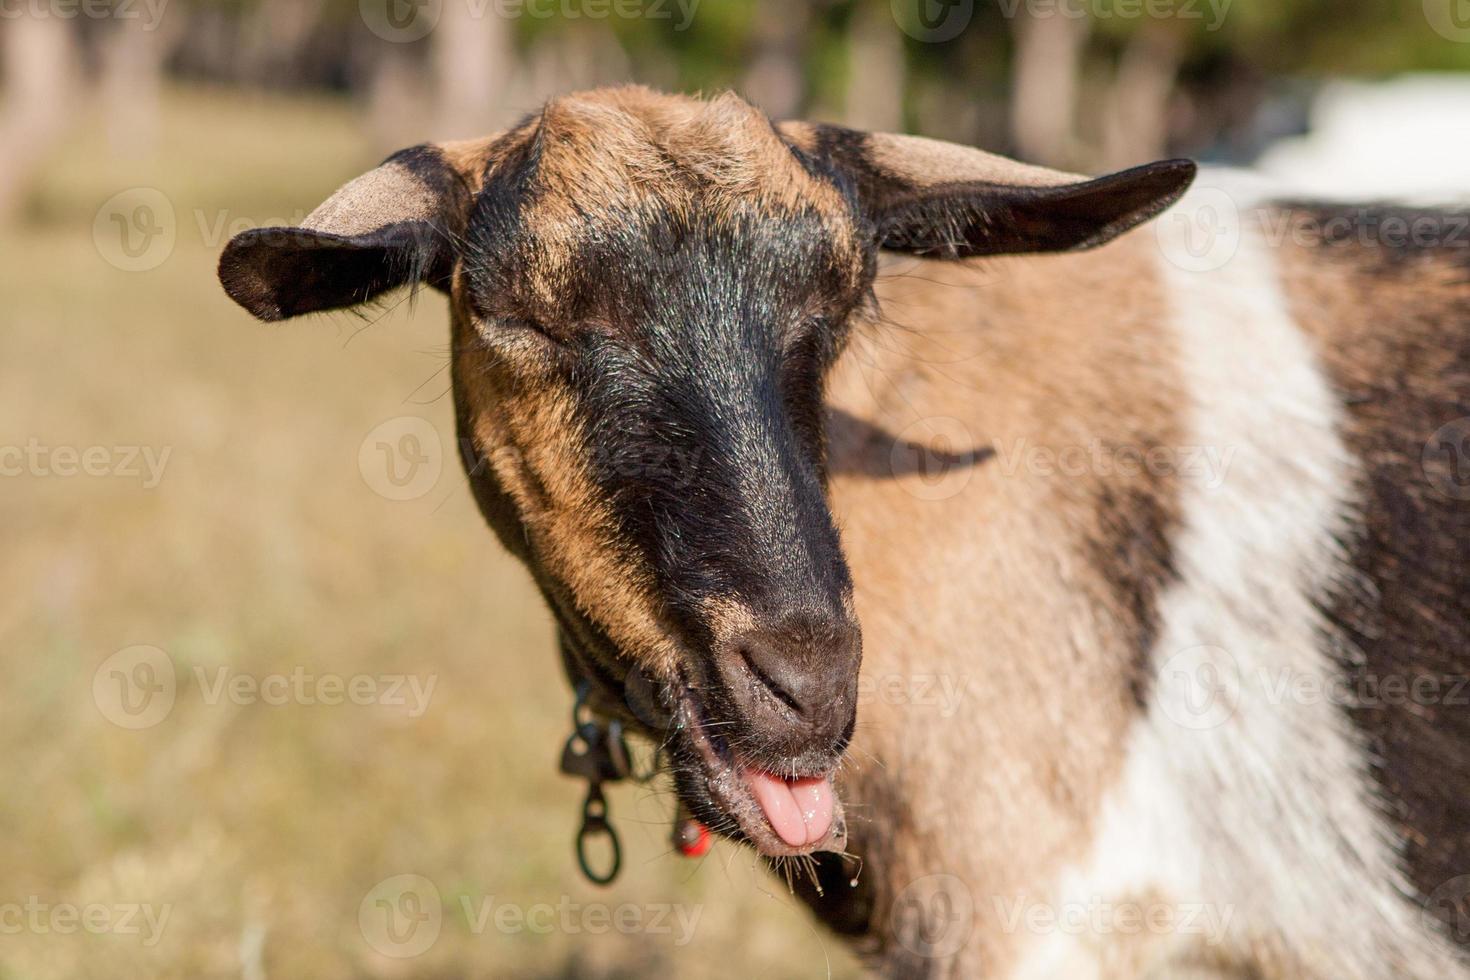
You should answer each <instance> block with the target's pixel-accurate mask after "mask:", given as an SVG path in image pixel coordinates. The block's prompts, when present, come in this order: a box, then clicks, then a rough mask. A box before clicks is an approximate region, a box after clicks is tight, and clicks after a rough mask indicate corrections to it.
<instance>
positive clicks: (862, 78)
mask: <svg viewBox="0 0 1470 980" xmlns="http://www.w3.org/2000/svg"><path fill="white" fill-rule="evenodd" d="M903 37H904V35H903V32H902V31H900V30H899V29H898V25H897V24H895V23H894V22H893V16H892V14H891V13H890V11H889V8H888V5H887V4H865V5H862V6H860V7H859V8H858V9H857V11H856V12H855V13H854V14H853V19H852V34H851V37H850V38H849V40H848V46H847V65H848V68H847V91H846V95H845V97H844V100H843V101H844V113H843V115H844V116H845V118H846V120H847V123H848V125H850V126H855V127H857V128H858V129H869V130H873V131H875V132H885V133H891V132H897V131H900V130H902V129H903V96H904V85H905V83H906V75H907V72H906V70H905V68H906V66H905V64H904V51H903Z"/></svg>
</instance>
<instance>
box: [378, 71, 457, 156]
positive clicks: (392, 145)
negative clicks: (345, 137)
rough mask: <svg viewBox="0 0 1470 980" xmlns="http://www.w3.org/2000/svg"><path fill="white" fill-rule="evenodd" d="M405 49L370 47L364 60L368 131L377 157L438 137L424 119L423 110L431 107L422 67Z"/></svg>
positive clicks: (428, 121)
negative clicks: (369, 51)
mask: <svg viewBox="0 0 1470 980" xmlns="http://www.w3.org/2000/svg"><path fill="white" fill-rule="evenodd" d="M407 47H409V46H407V44H384V46H373V48H372V53H370V56H366V57H363V62H365V63H366V75H368V81H366V90H368V129H369V132H370V137H372V143H373V147H375V150H376V151H379V153H390V151H392V150H398V148H401V147H404V145H412V144H416V143H423V141H425V140H432V138H437V137H438V135H440V134H437V132H431V131H429V128H428V126H429V123H431V122H432V120H429V119H426V118H425V106H428V104H429V103H431V96H429V87H428V81H426V79H425V75H423V66H422V63H420V62H419V59H415V57H413V54H412V53H410V51H409V50H406V48H407Z"/></svg>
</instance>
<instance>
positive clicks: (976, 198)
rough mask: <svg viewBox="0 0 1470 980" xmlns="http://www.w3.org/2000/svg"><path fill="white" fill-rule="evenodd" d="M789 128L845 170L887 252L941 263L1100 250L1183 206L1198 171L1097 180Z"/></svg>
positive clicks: (947, 149) (917, 139)
mask: <svg viewBox="0 0 1470 980" xmlns="http://www.w3.org/2000/svg"><path fill="white" fill-rule="evenodd" d="M780 129H781V132H782V134H783V135H784V136H786V138H787V139H789V140H790V141H791V142H792V144H793V145H795V146H796V147H797V148H798V149H799V150H801V151H802V152H803V153H805V154H807V155H808V156H809V157H811V158H813V159H815V160H816V161H817V162H818V163H819V165H825V166H828V167H831V168H833V169H835V170H838V171H840V172H841V173H844V174H846V176H847V177H848V179H849V180H850V181H851V182H852V185H853V187H854V189H855V191H856V193H857V197H858V199H859V204H860V206H861V207H862V208H863V210H864V211H865V212H866V213H867V216H868V218H869V219H870V220H872V222H873V224H874V225H875V227H876V228H877V231H878V236H879V241H880V244H881V245H882V247H883V248H887V249H893V250H896V251H901V252H912V253H915V254H919V255H929V256H934V257H936V258H967V257H969V256H974V255H1006V254H1018V253H1025V252H1067V251H1074V250H1077V249H1085V248H1093V247H1094V246H1097V245H1101V244H1103V243H1104V242H1107V241H1110V240H1112V239H1113V238H1116V237H1117V236H1118V235H1121V234H1122V233H1123V232H1125V231H1127V230H1128V229H1130V228H1133V227H1135V226H1137V225H1139V224H1142V223H1143V222H1145V221H1147V220H1148V219H1150V218H1152V217H1154V216H1155V215H1157V214H1159V213H1160V212H1162V211H1163V210H1165V209H1166V208H1168V207H1169V206H1170V205H1172V204H1173V203H1174V202H1175V201H1177V200H1179V198H1180V197H1181V196H1183V194H1184V192H1185V191H1186V190H1187V189H1188V188H1189V185H1190V183H1191V182H1192V181H1193V180H1194V175H1195V170H1196V167H1195V165H1194V163H1193V162H1191V161H1189V160H1165V161H1162V162H1160V163H1150V164H1146V165H1145V166H1142V167H1134V168H1133V169H1131V170H1124V171H1121V172H1119V173H1115V174H1110V175H1108V176H1106V177H1097V178H1092V179H1088V178H1086V177H1079V176H1076V175H1074V174H1066V173H1061V172H1060V171H1056V170H1047V169H1045V168H1043V167H1033V166H1028V165H1027V164H1023V163H1017V162H1016V161H1014V160H1009V159H1006V158H1005V157H1001V156H996V155H995V154H992V153H985V152H982V151H980V150H975V149H971V148H969V147H965V146H959V145H957V144H954V143H945V142H942V141H940V140H932V139H926V138H924V137H921V136H898V135H892V134H887V133H864V132H860V131H858V130H852V129H844V128H842V127H840V126H827V125H818V124H813V123H804V122H789V123H782V124H781V125H780Z"/></svg>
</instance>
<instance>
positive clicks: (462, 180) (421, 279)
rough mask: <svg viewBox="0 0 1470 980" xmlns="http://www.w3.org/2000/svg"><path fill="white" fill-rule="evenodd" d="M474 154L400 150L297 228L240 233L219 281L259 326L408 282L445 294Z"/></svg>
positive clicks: (456, 148) (454, 148)
mask: <svg viewBox="0 0 1470 980" xmlns="http://www.w3.org/2000/svg"><path fill="white" fill-rule="evenodd" d="M476 156H477V154H474V153H470V152H466V145H465V144H454V145H443V146H436V145H432V144H425V145H423V146H416V147H412V148H411V149H407V150H402V151H400V152H398V153H395V154H394V155H393V156H391V157H389V158H388V159H387V160H385V161H383V163H382V164H381V165H380V166H379V167H378V168H377V169H375V170H371V171H369V172H368V173H366V174H363V175H362V176H361V177H358V178H357V179H356V180H353V181H351V182H349V183H348V184H346V185H344V186H343V187H342V188H341V189H340V190H338V191H337V192H336V193H335V194H333V195H332V196H331V197H329V198H328V199H327V200H326V201H325V202H324V203H323V204H322V205H321V206H320V207H318V208H317V209H316V210H315V211H313V212H312V213H311V214H310V215H308V216H307V218H306V220H305V221H303V222H302V223H301V225H300V226H299V227H294V228H253V229H251V230H249V231H244V232H241V233H240V234H238V235H236V236H235V237H234V238H232V239H231V240H230V243H229V244H228V245H226V246H225V250H224V253H223V254H222V255H221V256H220V261H219V279H220V283H221V284H222V285H223V286H224V287H225V292H227V293H229V295H230V298H231V299H233V300H234V301H235V302H236V303H239V304H240V305H241V306H243V307H245V309H247V310H249V311H250V312H251V313H253V314H254V315H255V316H257V317H259V318H260V319H262V320H284V319H287V318H288V317H293V316H298V315H300V314H302V313H315V312H317V311H318V310H330V309H336V308H339V307H344V306H355V305H357V304H359V303H365V302H367V301H369V300H371V299H373V298H374V297H376V296H378V295H380V294H382V293H384V292H386V291H388V290H390V289H393V288H395V287H398V286H405V285H409V284H416V283H426V284H428V285H431V286H437V287H440V288H444V287H445V285H446V284H447V282H448V280H449V277H450V274H451V273H452V271H453V267H454V255H455V252H454V242H455V241H457V240H458V239H459V237H460V236H461V235H462V234H463V232H464V222H465V218H466V216H467V214H468V211H469V204H470V199H471V196H472V193H471V187H472V182H474V181H475V180H477V178H478V176H479V174H478V172H473V176H472V175H471V174H470V173H466V172H464V169H463V165H464V164H465V163H468V162H469V161H471V160H473V159H474V158H475V157H476ZM478 157H479V158H480V159H481V160H483V154H478Z"/></svg>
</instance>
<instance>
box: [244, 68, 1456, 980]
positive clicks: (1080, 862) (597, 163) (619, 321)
mask: <svg viewBox="0 0 1470 980" xmlns="http://www.w3.org/2000/svg"><path fill="white" fill-rule="evenodd" d="M1195 177H1196V169H1195V166H1194V165H1193V164H1192V163H1189V162H1188V161H1163V162H1159V163H1155V164H1150V165H1147V166H1142V167H1138V168H1135V169H1131V170H1127V171H1123V172H1121V173H1117V174H1112V175H1109V176H1105V177H1100V178H1096V179H1086V178H1082V177H1077V176H1073V175H1069V174H1063V173H1059V172H1054V171H1050V170H1046V169H1042V168H1037V167H1032V166H1027V165H1023V164H1020V163H1016V162H1014V161H1011V160H1007V159H1004V158H1002V157H998V156H994V155H991V154H987V153H983V152H981V151H978V150H973V149H968V148H964V147H960V146H956V145H953V144H948V143H943V142H938V141H934V140H929V139H923V138H918V137H912V136H898V135H882V134H869V133H862V132H857V131H852V130H847V129H843V128H841V127H837V126H831V125H817V124H811V123H805V122H788V123H780V124H776V123H773V122H771V121H770V120H769V119H768V118H767V117H765V116H764V115H763V114H761V113H760V112H759V111H757V110H756V109H754V108H753V107H751V106H750V105H749V104H747V103H745V102H744V101H742V100H741V99H739V98H738V97H736V96H734V95H728V94H727V95H723V96H720V97H718V98H714V99H712V100H709V101H702V100H698V99H693V98H687V97H678V96H666V95H661V94H657V93H654V92H651V91H648V90H646V89H642V88H636V87H632V88H618V89H611V90H597V91H592V92H586V93H581V94H577V95H572V96H567V97H563V98H559V99H556V100H553V101H551V102H550V103H548V104H547V105H546V106H545V107H544V108H543V109H542V110H541V111H540V112H538V113H536V114H534V115H532V116H530V117H528V118H527V119H526V120H525V121H523V122H522V123H521V124H520V125H518V126H516V127H515V128H513V129H510V130H508V131H506V132H504V133H499V134H496V135H494V136H491V137H488V138H485V139H481V140H474V141H467V142H455V143H443V144H430V145H424V146H419V147H416V148H413V149H410V150H406V151H403V152H400V153H398V154H396V155H394V156H392V157H390V158H389V159H388V160H387V161H386V162H385V163H384V164H382V165H381V166H380V167H379V168H378V169H376V170H374V171H372V172H370V173H368V174H366V175H364V176H362V177H359V178H358V179H356V180H354V181H352V182H351V183H349V184H347V185H346V186H344V187H343V188H342V189H341V190H340V191H338V192H337V193H336V194H335V195H334V196H333V197H331V198H330V199H329V200H328V201H327V202H326V203H325V204H323V205H322V206H321V207H320V208H318V209H317V210H316V211H315V212H313V213H312V214H311V215H310V217H308V218H307V219H306V221H305V222H304V223H303V225H302V226H300V227H298V228H284V229H283V228H276V229H259V230H253V231H247V232H245V233H242V234H241V235H238V236H237V237H235V238H234V239H233V240H232V241H231V242H230V243H229V244H228V246H227V248H226V249H225V251H224V253H223V255H222V257H221V262H220V278H221V281H222V282H223V284H224V287H225V289H226V290H227V291H228V293H229V295H230V296H231V297H233V298H234V299H235V300H236V301H237V302H239V303H240V304H241V305H242V306H244V307H245V308H246V309H247V310H249V311H250V312H251V313H253V314H254V315H255V316H257V317H259V318H260V319H263V320H281V319H285V318H288V317H294V316H297V315H300V314H306V313H312V312H315V311H318V310H326V309H334V308H339V307H346V306H352V305H356V304H361V303H367V302H370V301H373V300H375V299H377V298H378V297H380V296H381V295H383V294H384V293H385V292H386V291H388V290H391V289H394V288H395V287H400V286H417V285H420V284H427V285H429V286H431V287H434V288H437V289H439V290H442V291H443V292H445V293H446V294H447V295H448V302H449V308H450V311H451V322H452V337H453V365H452V367H453V388H454V398H455V409H456V419H457V425H458V429H459V433H460V437H461V441H462V443H463V444H464V445H465V446H466V447H468V449H467V452H466V460H465V462H466V467H467V471H468V473H469V479H470V484H471V487H472V489H473V492H474V495H475V497H476V500H477V502H478V504H479V506H480V508H481V510H482V512H483V513H484V515H485V517H486V518H487V520H488V522H489V524H490V525H491V527H492V528H493V529H494V531H495V532H496V533H497V535H498V536H499V538H500V540H501V542H502V543H503V545H504V547H505V548H506V549H507V550H508V551H510V552H511V553H512V554H513V555H515V556H516V557H517V558H519V559H520V560H521V561H522V562H524V563H525V565H526V566H527V568H528V569H529V570H530V572H531V574H532V576H533V577H534V579H535V581H536V583H537V584H538V586H539V587H540V589H541V591H542V592H543V593H544V595H545V598H546V601H547V603H548V605H549V607H550V609H551V611H552V613H553V614H554V616H555V619H556V622H557V623H558V626H559V630H560V635H561V639H562V646H563V654H564V656H565V657H566V658H567V661H568V663H569V665H570V667H571V668H572V670H573V672H574V675H575V676H579V677H582V678H585V679H586V681H587V682H588V684H589V688H590V695H589V697H590V699H591V701H590V703H591V704H592V706H593V707H594V708H595V710H596V711H597V712H599V713H601V714H604V715H606V716H609V717H618V718H621V719H622V720H623V721H625V722H626V724H628V725H629V726H632V727H633V729H634V730H636V731H639V732H642V733H643V734H645V735H647V736H649V737H650V738H653V739H658V740H665V739H666V740H667V747H668V752H669V760H668V761H669V768H670V770H671V772H672V775H673V778H674V782H675V785H676V788H677V791H678V795H679V797H680V799H681V801H682V805H683V806H685V807H687V808H688V811H689V812H690V813H692V814H693V816H694V817H695V818H697V819H698V820H699V821H701V822H702V823H703V824H705V825H708V826H709V827H710V828H712V829H713V830H715V831H716V832H718V833H722V834H724V835H726V836H727V837H731V838H734V839H736V840H740V841H745V842H748V843H749V844H750V845H751V846H753V847H754V848H755V849H756V850H757V851H759V852H760V853H761V854H764V855H767V856H768V857H770V858H772V859H773V860H780V859H782V858H789V857H798V858H800V859H801V860H802V861H806V862H809V863H808V864H807V868H808V870H809V871H810V880H800V881H798V887H799V889H800V891H801V894H802V896H803V897H804V898H805V899H806V900H807V901H808V902H809V903H810V904H811V905H812V907H813V908H814V909H815V910H816V912H817V914H818V915H819V916H820V917H821V918H823V919H824V920H826V921H827V922H828V923H829V924H831V926H832V927H833V928H834V929H836V930H837V931H838V932H840V933H842V934H844V935H848V936H851V937H853V940H854V942H855V943H856V944H857V946H858V948H859V949H861V950H862V951H863V952H864V953H865V955H867V956H868V957H869V960H870V962H871V963H872V964H873V965H874V967H875V968H877V969H880V970H882V971H884V972H886V973H887V974H889V975H893V976H919V975H927V976H954V977H974V976H981V975H984V976H989V977H1015V978H1021V977H1067V978H1089V977H1090V978H1132V977H1140V976H1171V977H1172V976H1201V977H1203V976H1240V977H1309V978H1331V980H1342V978H1348V977H1361V978H1389V977H1416V978H1445V977H1470V966H1467V962H1470V961H1467V959H1466V958H1465V957H1464V955H1463V951H1462V950H1461V948H1460V947H1459V945H1457V943H1463V942H1464V941H1465V940H1466V939H1467V938H1470V937H1467V932H1466V929H1465V922H1466V920H1465V919H1464V918H1458V919H1457V918H1456V913H1457V912H1458V913H1459V914H1460V915H1461V916H1463V915H1464V911H1463V906H1464V903H1465V900H1466V896H1467V895H1470V878H1461V877H1459V876H1460V875H1463V874H1466V873H1470V796H1467V793H1466V789H1467V786H1470V782H1467V776H1470V712H1467V710H1466V709H1465V707H1464V706H1463V702H1459V703H1458V704H1459V706H1458V707H1456V704H1457V702H1456V701H1455V700H1454V699H1453V698H1452V697H1451V696H1450V695H1451V694H1452V693H1454V692H1459V691H1460V690H1461V688H1462V687H1463V681H1464V678H1465V676H1466V674H1467V666H1470V665H1467V658H1470V635H1467V631H1470V590H1467V588H1466V577H1467V569H1470V534H1467V532H1470V506H1467V504H1466V499H1467V498H1470V488H1466V487H1465V486H1464V485H1462V484H1461V483H1457V482H1455V480H1454V478H1455V477H1456V476H1457V475H1458V474H1457V471H1454V470H1452V469H1448V468H1447V460H1448V462H1451V463H1453V462H1457V459H1451V458H1449V457H1446V456H1445V451H1446V450H1448V451H1449V452H1450V453H1451V454H1454V453H1458V452H1460V451H1463V450H1464V449H1465V448H1466V446H1465V440H1466V436H1467V434H1470V421H1466V420H1465V419H1464V417H1465V416H1467V415H1470V404H1467V403H1470V397H1467V395H1470V344H1467V333H1466V327H1467V326H1470V285H1467V277H1466V271H1467V268H1470V263H1467V258H1466V253H1463V252H1456V251H1454V250H1453V249H1452V248H1451V247H1449V243H1446V242H1439V243H1437V246H1436V243H1428V244H1426V243H1424V242H1415V243H1408V242H1404V243H1389V244H1384V243H1381V242H1376V241H1370V242H1365V241H1362V240H1359V239H1357V238H1354V236H1352V235H1345V234H1340V233H1332V232H1330V231H1329V230H1328V229H1331V228H1332V227H1334V226H1333V225H1332V223H1331V222H1332V220H1333V218H1332V216H1331V215H1329V214H1327V213H1326V212H1325V211H1324V210H1323V206H1321V205H1316V204H1307V203H1291V202H1282V201H1274V200H1272V199H1271V198H1270V197H1269V195H1267V196H1264V197H1260V198H1259V199H1258V200H1256V201H1254V202H1253V203H1252V202H1251V201H1250V200H1249V199H1248V198H1247V196H1245V194H1246V191H1242V190H1241V189H1239V188H1232V186H1231V185H1228V184H1226V183H1221V181H1224V180H1226V178H1225V177H1224V176H1216V175H1213V174H1211V175H1209V176H1208V177H1207V178H1206V179H1205V180H1203V181H1201V185H1202V186H1198V187H1195V188H1194V189H1193V190H1190V185H1191V182H1192V181H1194V179H1195ZM1204 185H1208V186H1204ZM1186 192H1188V193H1186ZM1252 193H1253V192H1252ZM1171 207H1172V208H1173V210H1172V211H1170V212H1169V213H1168V214H1167V215H1165V217H1164V218H1163V219H1161V220H1159V221H1156V222H1153V223H1152V224H1151V225H1145V222H1148V221H1149V219H1152V218H1155V217H1157V216H1159V215H1160V214H1161V213H1163V212H1164V211H1166V209H1170V208H1171ZM1232 209H1233V210H1235V211H1237V212H1238V216H1239V218H1240V220H1238V221H1236V222H1234V223H1233V224H1231V225H1230V227H1229V228H1224V229H1223V232H1224V237H1223V238H1222V239H1221V241H1223V242H1225V246H1224V247H1226V251H1227V254H1224V255H1215V256H1212V255H1210V254H1206V253H1205V252H1202V251H1201V250H1200V249H1199V247H1198V245H1199V243H1198V241H1196V240H1191V237H1190V236H1191V234H1192V233H1197V231H1198V229H1199V228H1200V227H1201V225H1200V224H1199V222H1201V221H1204V220H1206V219H1207V218H1209V217H1211V216H1214V217H1216V218H1222V219H1223V218H1224V217H1226V216H1227V215H1225V214H1224V212H1226V211H1230V210H1232ZM1426 215H1427V216H1429V218H1430V219H1431V220H1435V221H1441V225H1439V226H1440V227H1442V226H1443V220H1442V219H1443V218H1444V217H1445V216H1434V215H1433V214H1432V213H1430V212H1424V213H1423V215H1420V216H1419V217H1424V216H1426ZM1391 217H1392V215H1391V214H1389V213H1388V212H1386V211H1383V210H1381V209H1364V210H1363V211H1361V212H1359V216H1358V218H1356V219H1353V221H1352V222H1350V224H1349V225H1348V226H1343V227H1351V228H1358V227H1371V228H1381V227H1383V222H1385V221H1387V220H1388V219H1389V218H1391ZM1409 217H1410V218H1412V217H1413V216H1409ZM1405 220H1409V219H1408V218H1406V219H1405ZM1277 222H1286V225H1285V227H1289V228H1292V229H1298V230H1312V229H1316V230H1317V231H1318V232H1320V233H1318V234H1311V235H1309V234H1295V233H1293V234H1287V235H1281V234H1277V235H1274V236H1273V234H1272V233H1271V232H1272V230H1273V229H1274V228H1278V227H1281V226H1278V224H1277ZM1140 226H1142V227H1140ZM1134 229H1138V230H1134ZM1340 230H1341V228H1339V231H1340ZM1380 246H1382V247H1380ZM1456 426H1463V428H1456ZM1426 440H1428V442H1426ZM1201 460H1203V461H1205V463H1207V464H1209V465H1202V464H1201V463H1200V461H1201ZM1210 461H1213V463H1211V462H1210ZM1461 491H1465V492H1461ZM859 624H860V625H859ZM1394 679H1397V681H1401V682H1404V683H1406V684H1409V685H1421V686H1420V687H1419V688H1418V690H1420V691H1423V690H1425V688H1424V687H1423V686H1422V685H1423V684H1431V685H1439V686H1437V687H1435V688H1434V690H1436V691H1439V692H1440V695H1439V696H1438V697H1437V698H1436V697H1420V698H1393V697H1387V696H1384V695H1386V694H1387V690H1388V688H1387V684H1386V682H1387V681H1389V680H1394ZM1380 682H1384V683H1382V684H1381V685H1380ZM1457 682H1459V683H1457ZM1303 683H1306V684H1308V685H1312V684H1315V685H1323V687H1322V688H1321V689H1322V690H1326V691H1328V692H1329V694H1328V695H1325V696H1318V697H1310V696H1306V695H1304V694H1302V693H1300V692H1301V691H1302V689H1303ZM929 687H933V688H935V689H936V690H938V689H943V690H948V691H950V692H952V693H953V694H954V695H955V697H954V699H953V700H954V701H955V703H953V704H951V705H950V708H951V709H952V710H948V711H945V710H939V706H937V705H935V704H933V703H930V702H932V701H933V699H932V698H928V699H926V698H925V696H924V694H923V692H924V690H925V689H927V688H929ZM1334 690H1338V691H1346V692H1350V696H1349V695H1343V696H1331V695H1330V692H1331V691H1334ZM639 691H641V692H643V694H642V695H641V696H636V697H635V694H636V692H639ZM1283 692H1285V693H1283ZM859 716H860V722H861V723H860V724H859V723H858V720H859ZM843 760H847V761H848V763H849V764H846V765H843V764H842V763H843ZM844 804H845V808H844ZM846 855H858V856H860V857H861V860H862V872H861V874H860V875H858V876H857V881H856V883H855V884H853V883H852V879H853V878H854V868H855V864H854V863H853V862H852V861H851V860H850V859H849V857H847V856H846ZM1427 899H1430V900H1431V901H1428V904H1425V903H1426V900H1427ZM1206 926H1208V928H1206Z"/></svg>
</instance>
